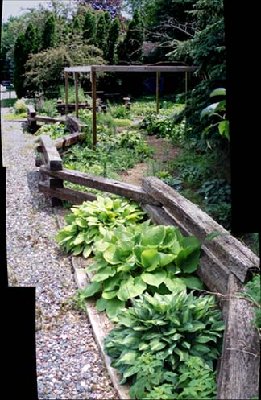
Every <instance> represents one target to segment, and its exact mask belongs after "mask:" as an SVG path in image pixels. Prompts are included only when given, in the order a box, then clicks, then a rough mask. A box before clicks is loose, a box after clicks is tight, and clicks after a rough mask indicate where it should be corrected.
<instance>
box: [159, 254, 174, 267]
mask: <svg viewBox="0 0 261 400" xmlns="http://www.w3.org/2000/svg"><path fill="white" fill-rule="evenodd" d="M175 258H176V255H174V254H165V253H159V266H160V267H165V266H166V265H168V264H170V263H171V262H172V261H173V260H175Z"/></svg>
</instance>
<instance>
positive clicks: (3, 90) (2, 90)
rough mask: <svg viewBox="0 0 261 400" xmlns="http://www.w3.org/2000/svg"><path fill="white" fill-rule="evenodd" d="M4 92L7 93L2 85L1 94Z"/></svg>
mask: <svg viewBox="0 0 261 400" xmlns="http://www.w3.org/2000/svg"><path fill="white" fill-rule="evenodd" d="M2 92H6V87H5V86H3V85H1V93H2Z"/></svg>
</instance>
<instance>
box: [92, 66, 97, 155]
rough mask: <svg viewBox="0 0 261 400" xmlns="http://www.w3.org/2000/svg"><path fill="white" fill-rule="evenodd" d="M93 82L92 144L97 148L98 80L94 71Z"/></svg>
mask: <svg viewBox="0 0 261 400" xmlns="http://www.w3.org/2000/svg"><path fill="white" fill-rule="evenodd" d="M91 82H92V145H93V148H94V149H95V148H96V145H97V109H96V105H97V104H96V103H97V92H96V91H97V87H96V86H97V82H96V72H95V71H92V75H91Z"/></svg>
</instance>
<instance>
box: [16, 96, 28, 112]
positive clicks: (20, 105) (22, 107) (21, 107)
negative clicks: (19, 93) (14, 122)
mask: <svg viewBox="0 0 261 400" xmlns="http://www.w3.org/2000/svg"><path fill="white" fill-rule="evenodd" d="M26 111H27V106H26V104H25V101H24V100H23V99H20V100H17V101H16V102H15V103H14V112H15V114H24V113H26Z"/></svg>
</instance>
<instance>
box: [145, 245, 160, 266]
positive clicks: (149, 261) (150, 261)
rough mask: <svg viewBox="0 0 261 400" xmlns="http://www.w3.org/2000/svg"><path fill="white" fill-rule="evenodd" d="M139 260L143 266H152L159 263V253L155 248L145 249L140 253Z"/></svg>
mask: <svg viewBox="0 0 261 400" xmlns="http://www.w3.org/2000/svg"><path fill="white" fill-rule="evenodd" d="M141 262H142V265H143V266H144V267H145V268H149V267H151V268H154V267H156V266H157V265H158V264H159V253H158V250H156V249H145V250H143V251H142V253H141Z"/></svg>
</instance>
